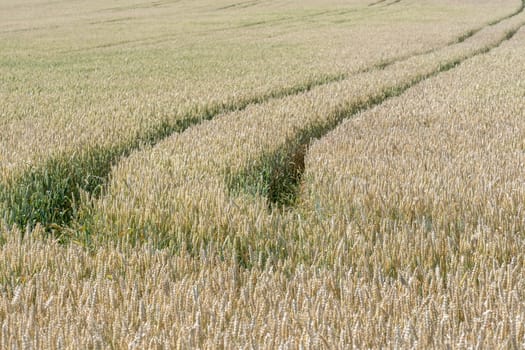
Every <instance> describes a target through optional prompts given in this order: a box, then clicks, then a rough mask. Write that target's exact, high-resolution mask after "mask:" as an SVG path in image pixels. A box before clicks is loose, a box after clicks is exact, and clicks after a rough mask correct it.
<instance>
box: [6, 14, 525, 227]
mask: <svg viewBox="0 0 525 350" xmlns="http://www.w3.org/2000/svg"><path fill="white" fill-rule="evenodd" d="M521 11H523V6H522V7H521ZM521 11H519V12H521ZM519 12H518V13H519ZM516 14H517V13H516ZM516 14H510V15H508V16H506V17H504V18H502V19H499V20H496V21H494V22H493V23H491V24H489V25H488V26H492V25H496V24H497V23H500V22H501V21H503V20H505V19H506V18H510V17H512V16H515V15H516ZM485 27H487V26H485ZM485 27H482V28H480V29H477V30H472V31H469V32H468V33H466V34H464V35H462V36H461V37H460V38H458V39H457V40H456V41H454V42H451V43H449V44H447V45H445V46H442V47H440V48H434V49H431V50H428V51H426V52H424V53H417V54H411V55H405V56H404V57H397V58H393V59H392V60H390V61H387V62H382V63H378V64H375V65H373V66H371V67H369V68H367V69H364V70H361V71H359V72H356V73H353V74H340V75H333V76H325V77H321V78H318V79H315V80H311V81H307V82H304V83H303V84H300V85H296V86H289V87H284V88H282V89H279V90H275V91H272V92H270V93H268V94H266V95H263V96H257V97H253V98H246V99H241V100H238V101H236V102H234V103H227V104H224V103H223V104H216V105H210V106H208V107H207V108H206V111H205V112H204V113H203V114H202V115H199V116H192V115H188V116H183V117H182V118H181V119H177V120H174V119H171V120H168V119H167V120H166V121H165V122H164V123H161V124H159V125H157V126H156V127H155V128H153V129H150V130H145V131H144V133H143V134H142V135H139V136H138V137H137V138H136V139H135V140H134V141H133V142H131V143H126V144H119V145H116V146H112V147H105V148H102V147H94V148H91V149H86V150H84V151H83V152H81V153H77V154H63V155H61V156H58V157H55V158H52V159H49V160H48V161H46V162H45V163H44V164H42V165H40V166H38V167H36V168H34V169H31V170H30V171H27V172H25V173H23V174H21V175H19V176H16V177H15V178H13V179H11V180H9V181H8V182H7V183H3V184H0V213H2V216H3V217H4V219H5V221H6V222H7V223H9V224H11V225H13V224H16V225H19V226H21V227H24V226H27V225H29V226H34V225H36V224H37V223H41V224H42V225H44V226H45V227H52V226H56V225H59V226H67V225H68V224H69V223H70V222H71V220H73V219H74V217H75V215H76V209H75V208H76V204H75V203H77V202H78V201H79V199H80V194H81V193H82V192H87V193H88V194H90V195H92V196H95V197H96V196H98V195H100V193H101V192H102V190H103V188H104V185H105V183H106V182H107V179H108V177H109V176H110V173H111V168H112V166H113V165H115V164H116V163H118V162H119V161H120V160H121V159H123V158H125V157H127V156H128V155H130V154H131V153H132V152H134V151H136V150H138V149H140V148H142V147H144V145H155V144H156V143H158V142H160V141H161V140H163V139H165V138H167V137H169V136H170V135H172V134H174V133H180V132H183V131H184V130H186V129H187V128H189V127H191V126H193V125H196V124H198V123H200V122H202V121H204V120H209V119H213V118H214V117H215V116H217V115H219V114H222V113H226V112H232V111H237V110H242V109H244V108H246V107H247V106H249V105H253V104H261V103H264V102H266V101H269V100H273V99H282V98H285V97H289V96H293V95H298V94H301V93H305V92H308V91H309V90H311V89H313V88H315V87H320V86H323V85H328V84H331V83H336V82H340V81H343V80H345V79H348V78H349V77H351V76H354V75H356V74H360V73H364V72H370V71H374V70H382V69H385V68H387V67H389V66H391V65H393V64H395V63H398V62H402V61H405V60H407V59H410V58H413V57H418V56H421V55H424V54H428V53H431V52H435V51H437V50H439V49H442V48H444V47H448V46H452V45H455V44H457V43H459V42H462V41H464V40H466V39H467V38H469V37H471V36H473V35H475V33H477V32H479V31H480V30H482V29H483V28H485ZM460 39H461V40H460ZM450 68H452V67H449V68H448V69H450ZM426 78H428V77H422V78H421V79H419V80H417V79H416V80H417V81H411V82H410V83H408V84H406V86H402V87H401V88H400V89H398V90H396V91H397V93H400V91H401V90H403V91H404V90H406V89H408V88H409V87H410V86H413V85H414V84H416V83H417V82H418V81H420V80H422V79H426ZM393 95H394V93H392V92H387V93H386V95H385V96H386V97H391V96H393ZM385 96H380V97H377V96H373V97H371V98H370V100H369V101H367V103H366V105H362V106H355V108H354V109H355V110H353V111H350V112H352V113H356V112H357V110H361V109H363V108H366V107H368V106H370V105H373V104H378V103H381V102H382V100H384V98H385ZM348 114H349V111H344V113H343V112H342V113H341V117H340V118H339V120H342V119H344V118H346V117H347V116H348ZM335 125H336V124H330V125H326V126H323V127H321V128H318V129H316V130H313V131H312V130H304V131H303V132H302V133H301V135H299V137H298V141H297V142H295V144H299V145H300V147H295V148H298V149H303V150H304V149H305V146H304V145H306V143H307V140H308V139H309V138H311V136H312V135H319V136H322V135H324V134H325V133H326V132H327V131H329V130H331V129H332V128H334V127H335ZM301 152H303V151H301ZM284 153H285V154H287V155H286V156H285V158H286V157H288V156H291V157H292V158H293V159H297V158H299V159H300V158H303V161H304V155H303V156H300V155H299V156H298V150H297V149H294V150H293V151H292V152H289V151H286V152H284ZM303 153H304V152H303ZM272 156H273V155H272ZM297 162H298V161H295V163H297ZM256 171H257V170H256ZM302 171H304V169H301V167H299V171H296V172H295V175H293V176H288V175H286V176H285V178H286V179H284V180H282V181H285V182H286V181H290V179H291V181H292V183H298V181H299V180H300V178H301V176H302ZM285 173H287V172H285ZM282 181H281V180H279V181H277V182H275V183H276V184H277V183H279V182H282ZM274 187H278V186H270V190H269V193H270V195H269V196H270V199H271V201H272V202H274V203H279V202H282V200H281V199H280V198H282V197H283V195H285V196H287V197H290V196H292V197H293V191H291V192H290V191H288V192H290V193H291V194H288V193H285V192H286V191H284V192H283V191H281V190H274V189H272V188H274ZM288 187H290V186H288ZM292 187H294V186H291V188H292ZM271 193H275V194H271Z"/></svg>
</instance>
